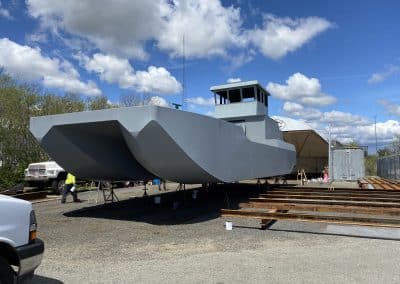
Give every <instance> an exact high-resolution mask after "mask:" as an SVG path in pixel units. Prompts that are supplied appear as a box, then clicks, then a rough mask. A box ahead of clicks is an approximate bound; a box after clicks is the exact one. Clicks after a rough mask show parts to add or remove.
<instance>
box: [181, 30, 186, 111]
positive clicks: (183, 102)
mask: <svg viewBox="0 0 400 284" xmlns="http://www.w3.org/2000/svg"><path fill="white" fill-rule="evenodd" d="M185 61H186V58H185V34H183V37H182V110H183V109H184V108H185V88H186V82H185V75H186V74H185V71H186V70H185V63H186V62H185Z"/></svg>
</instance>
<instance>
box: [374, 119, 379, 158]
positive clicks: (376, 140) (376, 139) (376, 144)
mask: <svg viewBox="0 0 400 284" xmlns="http://www.w3.org/2000/svg"><path fill="white" fill-rule="evenodd" d="M374 119H375V152H376V155H377V156H378V136H377V135H376V115H375V116H374Z"/></svg>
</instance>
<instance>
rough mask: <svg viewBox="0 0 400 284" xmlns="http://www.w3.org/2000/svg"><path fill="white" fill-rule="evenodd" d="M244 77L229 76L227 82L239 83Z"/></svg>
mask: <svg viewBox="0 0 400 284" xmlns="http://www.w3.org/2000/svg"><path fill="white" fill-rule="evenodd" d="M241 81H242V79H240V78H229V79H228V80H227V81H226V82H228V83H237V82H241Z"/></svg>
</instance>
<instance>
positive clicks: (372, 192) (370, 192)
mask: <svg viewBox="0 0 400 284" xmlns="http://www.w3.org/2000/svg"><path fill="white" fill-rule="evenodd" d="M269 192H282V193H283V192H285V193H286V192H287V193H321V194H322V193H330V194H339V195H340V194H368V195H390V196H400V191H395V190H391V191H380V190H350V191H349V190H346V191H345V190H340V191H337V190H336V189H335V190H334V191H329V190H328V189H320V190H310V189H304V190H301V189H281V188H279V189H272V190H267V191H266V193H269Z"/></svg>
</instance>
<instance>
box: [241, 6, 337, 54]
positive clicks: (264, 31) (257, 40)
mask: <svg viewBox="0 0 400 284" xmlns="http://www.w3.org/2000/svg"><path fill="white" fill-rule="evenodd" d="M332 26H333V24H332V23H330V22H329V21H327V20H325V19H323V18H319V17H307V18H298V19H291V18H278V17H276V16H274V15H271V14H269V15H265V16H264V24H263V27H262V28H256V29H254V30H252V31H248V33H247V37H248V38H249V40H250V41H251V42H252V43H253V45H255V46H256V47H258V48H259V49H260V51H261V53H262V54H264V55H265V56H267V57H270V58H272V59H279V58H282V57H284V56H285V55H286V54H287V53H289V52H293V51H295V50H296V49H298V48H300V47H301V46H303V45H304V44H305V43H307V42H309V41H310V40H311V39H312V38H314V37H315V36H317V35H318V34H320V33H321V32H323V31H325V30H327V29H329V28H331V27H332Z"/></svg>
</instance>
